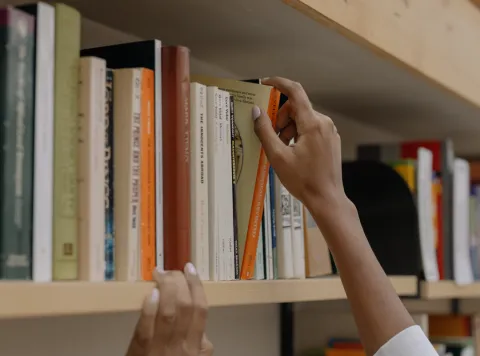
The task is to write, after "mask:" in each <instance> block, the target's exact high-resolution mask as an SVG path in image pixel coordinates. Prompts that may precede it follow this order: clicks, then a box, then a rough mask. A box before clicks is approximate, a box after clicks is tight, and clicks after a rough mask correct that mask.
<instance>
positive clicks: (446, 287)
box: [420, 281, 480, 299]
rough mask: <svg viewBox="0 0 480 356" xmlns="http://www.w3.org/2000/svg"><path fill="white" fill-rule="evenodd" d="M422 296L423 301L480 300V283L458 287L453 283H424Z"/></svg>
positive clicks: (421, 289) (421, 287) (421, 291)
mask: <svg viewBox="0 0 480 356" xmlns="http://www.w3.org/2000/svg"><path fill="white" fill-rule="evenodd" d="M420 295H421V297H422V298H423V299H467V298H480V283H472V284H467V285H458V284H456V283H455V282H453V281H439V282H422V283H421V286H420Z"/></svg>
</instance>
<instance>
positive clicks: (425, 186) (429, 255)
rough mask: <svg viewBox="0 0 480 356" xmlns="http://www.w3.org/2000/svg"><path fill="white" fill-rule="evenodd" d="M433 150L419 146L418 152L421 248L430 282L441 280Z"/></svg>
mask: <svg viewBox="0 0 480 356" xmlns="http://www.w3.org/2000/svg"><path fill="white" fill-rule="evenodd" d="M432 160H433V156H432V152H431V151H430V150H428V149H426V148H423V147H421V148H419V149H418V152H417V206H418V222H419V230H420V231H419V232H420V250H421V254H422V264H423V270H424V272H425V279H426V280H427V281H430V282H436V281H438V280H439V272H438V263H437V254H436V249H435V226H434V220H433V198H432V176H433V170H432Z"/></svg>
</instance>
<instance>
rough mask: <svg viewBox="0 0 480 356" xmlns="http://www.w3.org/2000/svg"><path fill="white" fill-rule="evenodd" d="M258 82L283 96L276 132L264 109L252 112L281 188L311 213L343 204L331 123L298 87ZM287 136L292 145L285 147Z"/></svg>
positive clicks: (338, 154) (337, 148)
mask: <svg viewBox="0 0 480 356" xmlns="http://www.w3.org/2000/svg"><path fill="white" fill-rule="evenodd" d="M262 84H265V85H271V86H273V87H275V88H277V89H278V90H279V91H280V92H282V93H283V94H285V95H287V96H288V101H287V102H286V103H285V104H284V105H283V106H282V107H281V108H280V110H279V111H278V115H277V123H276V128H275V130H274V128H273V127H272V124H271V121H270V119H269V118H268V116H267V114H266V113H265V112H264V111H260V109H259V108H258V107H254V109H253V118H254V120H255V132H256V134H257V136H258V138H259V139H260V141H261V143H262V146H263V148H264V150H265V154H266V155H267V158H268V160H269V161H270V164H271V165H272V167H273V169H274V170H275V173H276V174H277V175H278V178H279V179H280V181H281V182H282V184H283V185H284V186H285V188H286V189H287V190H288V191H289V192H290V193H291V194H293V195H294V196H295V197H296V198H297V199H299V200H301V201H302V202H303V203H304V204H305V206H306V207H307V208H308V209H309V210H310V211H311V212H312V210H318V209H320V210H322V207H323V210H325V207H327V209H330V208H332V207H333V206H332V204H333V205H337V206H338V203H339V202H342V204H343V202H347V201H348V199H347V198H346V196H345V192H344V190H343V182H342V155H341V141H340V135H339V134H338V132H337V129H336V127H335V125H334V124H333V121H332V120H331V119H330V118H329V117H327V116H325V115H322V114H320V113H318V112H316V111H315V110H314V109H313V108H312V105H311V103H310V100H309V99H308V96H307V94H306V93H305V91H304V90H303V88H302V86H301V85H300V84H298V83H295V82H292V81H290V80H288V79H284V78H278V77H274V78H267V79H263V80H262ZM277 132H279V133H280V134H279V135H277ZM292 138H295V143H294V145H291V146H288V144H289V142H290V141H291V140H292ZM348 202H349V201H348Z"/></svg>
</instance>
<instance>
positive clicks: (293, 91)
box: [262, 77, 312, 110]
mask: <svg viewBox="0 0 480 356" xmlns="http://www.w3.org/2000/svg"><path fill="white" fill-rule="evenodd" d="M262 84H265V85H270V86H272V87H275V88H277V89H278V90H280V92H281V93H283V94H285V95H286V96H288V100H289V101H290V102H291V103H292V104H293V106H294V109H295V110H300V109H303V108H305V109H307V108H308V109H310V108H311V107H312V105H311V104H310V100H309V99H308V95H307V93H306V92H305V90H304V89H303V86H302V85H301V84H300V83H298V82H294V81H292V80H290V79H286V78H282V77H271V78H264V79H262Z"/></svg>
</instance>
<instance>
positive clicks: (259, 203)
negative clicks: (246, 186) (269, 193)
mask: <svg viewBox="0 0 480 356" xmlns="http://www.w3.org/2000/svg"><path fill="white" fill-rule="evenodd" d="M279 104H280V91H278V90H277V89H275V88H272V90H271V92H270V101H269V103H268V111H267V114H268V116H269V117H270V120H271V121H272V126H273V127H275V124H276V122H277V112H278V107H279ZM269 168H270V163H269V162H268V159H267V156H266V154H265V151H264V150H263V147H262V148H261V151H260V159H259V161H258V169H257V178H256V180H255V190H254V192H253V200H252V208H251V209H250V220H249V223H248V230H247V238H246V241H245V250H244V253H243V260H242V269H241V271H240V279H251V278H253V276H254V272H255V258H256V256H257V245H258V236H259V232H260V226H261V222H262V215H263V206H264V201H265V189H266V187H267V179H268V170H269Z"/></svg>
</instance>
